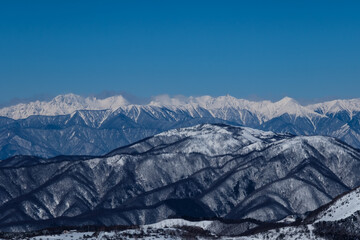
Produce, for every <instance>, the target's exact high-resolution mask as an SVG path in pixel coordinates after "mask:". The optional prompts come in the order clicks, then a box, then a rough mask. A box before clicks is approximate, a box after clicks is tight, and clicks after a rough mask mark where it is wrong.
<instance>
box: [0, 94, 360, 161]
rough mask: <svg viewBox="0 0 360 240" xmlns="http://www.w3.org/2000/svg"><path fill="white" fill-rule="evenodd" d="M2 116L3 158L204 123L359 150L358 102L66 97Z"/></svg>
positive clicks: (83, 149)
mask: <svg viewBox="0 0 360 240" xmlns="http://www.w3.org/2000/svg"><path fill="white" fill-rule="evenodd" d="M0 116H2V117H0V159H5V158H8V157H11V156H14V155H19V154H25V155H35V156H40V157H54V156H57V155H102V154H106V153H107V152H109V151H111V150H113V149H115V148H117V147H120V146H125V145H128V144H131V143H133V142H136V141H138V140H141V139H143V138H145V137H149V136H152V135H154V134H157V133H160V132H163V131H166V130H169V129H174V128H179V127H189V126H194V125H196V124H203V123H223V124H231V125H241V126H247V127H252V128H257V129H262V130H271V131H274V132H279V133H291V134H294V135H325V136H333V137H336V138H338V139H341V140H343V141H344V142H346V143H348V144H350V145H352V146H353V147H356V148H360V99H350V100H334V101H329V102H324V103H317V104H311V105H306V106H303V105H300V104H299V103H297V102H296V101H295V100H294V99H291V98H289V97H286V98H283V99H281V100H280V101H277V102H271V101H259V102H256V101H249V100H244V99H237V98H234V97H231V96H221V97H216V98H213V97H210V96H202V97H188V98H169V97H167V96H162V97H157V98H154V99H153V100H152V101H151V102H149V103H148V104H144V105H138V104H131V103H129V101H127V100H126V99H125V98H124V97H122V96H121V95H119V96H112V97H109V98H105V99H96V98H84V97H81V96H78V95H74V94H67V95H59V96H57V97H55V98H54V99H52V100H51V101H35V102H30V103H26V104H17V105H14V106H10V107H6V108H2V109H0Z"/></svg>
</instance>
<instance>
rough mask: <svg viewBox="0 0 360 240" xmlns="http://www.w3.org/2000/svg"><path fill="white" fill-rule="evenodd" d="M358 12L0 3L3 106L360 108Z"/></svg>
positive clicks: (316, 7) (308, 4)
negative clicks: (200, 103)
mask: <svg viewBox="0 0 360 240" xmlns="http://www.w3.org/2000/svg"><path fill="white" fill-rule="evenodd" d="M359 12H360V1H330V0H327V1H317V0H312V1H269V0H268V1H194V0H192V1H184V0H182V1H168V0H166V1H157V0H154V1H151V0H146V1H136V0H131V1H90V0H88V1H76V0H71V1H66V0H61V1H57V0H51V1H48V0H46V1H38V0H32V1H17V0H4V1H1V2H0V103H2V104H3V103H5V102H8V101H10V100H11V99H13V98H28V97H31V96H34V95H39V94H46V95H57V94H62V93H69V92H73V93H77V94H82V95H88V94H96V93H99V92H102V91H119V92H121V91H125V92H128V93H132V94H134V95H138V96H142V97H149V96H153V95H158V94H170V95H177V94H182V95H186V96H189V95H195V96H196V95H205V94H208V95H213V96H218V95H224V94H230V95H233V96H235V97H239V98H249V97H251V96H258V97H260V98H263V99H278V98H281V97H283V96H290V97H294V98H297V99H319V98H326V97H339V98H353V97H360V91H359V90H360V14H359Z"/></svg>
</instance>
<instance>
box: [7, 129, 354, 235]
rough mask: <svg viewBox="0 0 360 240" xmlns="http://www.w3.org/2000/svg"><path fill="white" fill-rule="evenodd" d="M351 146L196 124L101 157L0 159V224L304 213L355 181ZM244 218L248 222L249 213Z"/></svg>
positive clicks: (20, 226)
mask: <svg viewBox="0 0 360 240" xmlns="http://www.w3.org/2000/svg"><path fill="white" fill-rule="evenodd" d="M359 169H360V152H359V151H358V150H356V149H354V148H352V147H350V146H349V145H347V144H345V143H342V142H340V141H338V140H336V139H334V138H330V137H323V136H293V135H287V134H275V133H273V132H268V131H266V132H265V131H261V130H256V129H251V128H246V127H235V126H229V125H213V124H204V125H196V126H193V127H188V128H181V129H176V130H170V131H167V132H164V133H161V134H158V135H155V136H153V137H150V138H147V139H144V140H141V141H139V142H137V143H134V144H132V145H129V146H126V147H122V148H118V149H115V150H113V151H112V152H110V153H108V154H107V155H105V156H103V157H88V156H72V157H70V156H59V157H56V158H52V159H42V158H37V157H27V156H16V157H13V158H9V159H7V160H4V161H1V162H0V230H2V231H19V230H31V229H41V228H44V227H49V226H52V227H53V226H64V225H68V226H81V225H108V226H110V225H139V224H151V223H155V222H158V221H161V220H164V219H167V218H169V217H184V216H185V217H186V216H187V217H193V218H209V217H219V218H224V219H229V220H240V219H242V220H243V221H242V222H241V224H240V225H239V226H238V228H237V230H236V231H237V233H239V234H240V233H241V232H244V231H247V230H249V229H252V228H255V227H257V226H260V225H261V224H262V223H263V222H264V221H278V220H281V219H283V218H284V217H287V216H289V215H290V216H297V217H300V218H302V217H303V216H305V215H306V214H307V212H309V211H312V210H315V209H317V208H318V207H320V206H322V205H324V204H326V203H328V202H330V201H332V200H333V199H334V198H335V197H336V196H338V195H339V194H341V193H344V192H346V191H349V190H350V189H352V188H354V187H356V186H358V185H360V179H359V177H358V172H359ZM249 219H250V220H249Z"/></svg>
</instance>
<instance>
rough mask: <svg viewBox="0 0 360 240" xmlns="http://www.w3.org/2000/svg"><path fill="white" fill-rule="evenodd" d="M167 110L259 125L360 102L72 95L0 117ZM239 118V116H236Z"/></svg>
mask: <svg viewBox="0 0 360 240" xmlns="http://www.w3.org/2000/svg"><path fill="white" fill-rule="evenodd" d="M134 106H137V107H146V106H150V107H151V106H156V107H160V108H162V107H166V108H169V109H173V110H174V109H182V110H184V111H188V112H191V110H196V109H197V108H203V109H207V110H209V112H210V113H212V114H211V115H212V116H213V117H218V113H217V110H219V109H228V108H232V109H236V110H239V111H241V110H247V111H249V112H251V113H254V114H256V115H257V117H258V120H259V122H260V123H263V122H266V121H269V120H270V119H273V118H275V117H279V116H281V115H283V114H286V113H287V114H289V115H295V116H296V117H308V118H309V119H311V118H313V117H326V116H327V115H329V114H336V113H338V112H343V111H344V112H347V113H348V114H349V115H350V116H352V115H353V114H354V113H357V112H360V99H349V100H333V101H328V102H323V103H317V104H311V105H306V106H302V105H300V104H299V103H298V102H297V101H296V100H294V99H292V98H289V97H284V98H283V99H281V100H279V101H277V102H271V101H249V100H245V99H237V98H235V97H232V96H229V95H227V96H220V97H211V96H201V97H188V98H185V97H182V98H180V97H178V98H176V97H175V98H170V97H168V96H158V97H155V98H154V99H153V100H152V101H151V102H150V103H148V104H144V105H135V104H130V103H129V102H128V101H127V100H126V99H125V98H124V97H123V96H121V95H118V96H112V97H108V98H105V99H97V98H96V97H86V98H85V97H81V96H79V95H75V94H66V95H59V96H57V97H55V98H54V99H52V100H51V101H48V102H47V101H35V102H30V103H22V104H17V105H14V106H10V107H5V108H2V109H0V116H3V117H8V118H12V119H24V118H27V117H29V116H33V115H43V116H56V115H67V114H72V113H74V112H75V111H79V110H108V111H111V112H114V111H115V110H118V109H119V108H123V109H127V108H131V107H134ZM239 114H241V112H239Z"/></svg>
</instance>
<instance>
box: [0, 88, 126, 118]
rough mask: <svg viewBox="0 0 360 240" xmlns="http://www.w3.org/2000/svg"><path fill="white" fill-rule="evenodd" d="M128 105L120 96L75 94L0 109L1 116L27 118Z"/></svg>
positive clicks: (111, 108)
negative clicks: (101, 96)
mask: <svg viewBox="0 0 360 240" xmlns="http://www.w3.org/2000/svg"><path fill="white" fill-rule="evenodd" d="M126 105H128V102H127V100H126V99H125V98H124V97H122V96H121V95H119V96H113V97H109V98H105V99H97V98H95V97H87V98H84V97H81V96H79V95H75V94H72V93H70V94H65V95H58V96H56V97H55V98H53V99H52V100H51V101H49V102H46V101H35V102H30V103H20V104H17V105H14V106H11V107H5V108H2V109H0V116H4V117H9V118H12V119H22V118H27V117H29V116H32V115H45V116H56V115H65V114H72V113H74V112H75V111H78V110H108V109H110V110H112V111H114V110H116V109H118V108H119V107H123V106H126Z"/></svg>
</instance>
